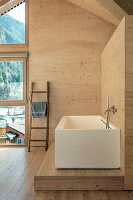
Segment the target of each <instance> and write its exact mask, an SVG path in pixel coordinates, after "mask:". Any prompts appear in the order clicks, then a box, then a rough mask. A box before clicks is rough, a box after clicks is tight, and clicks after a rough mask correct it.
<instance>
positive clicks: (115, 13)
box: [69, 0, 127, 25]
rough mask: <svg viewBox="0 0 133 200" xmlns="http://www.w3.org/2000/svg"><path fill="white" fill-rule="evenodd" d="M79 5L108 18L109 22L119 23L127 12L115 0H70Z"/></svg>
mask: <svg viewBox="0 0 133 200" xmlns="http://www.w3.org/2000/svg"><path fill="white" fill-rule="evenodd" d="M69 1H70V2H72V3H74V4H76V5H78V6H79V7H81V8H83V9H85V10H87V11H89V12H91V13H93V14H95V15H97V16H99V17H101V18H103V19H105V20H107V21H108V22H110V23H112V24H114V25H119V23H120V22H121V20H122V18H123V17H124V16H126V15H127V13H126V12H125V11H124V10H123V9H122V8H120V7H119V6H118V5H117V4H116V3H115V2H114V1H113V0H69Z"/></svg>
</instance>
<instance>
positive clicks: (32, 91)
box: [32, 91, 47, 93]
mask: <svg viewBox="0 0 133 200" xmlns="http://www.w3.org/2000/svg"><path fill="white" fill-rule="evenodd" d="M32 93H47V91H32Z"/></svg>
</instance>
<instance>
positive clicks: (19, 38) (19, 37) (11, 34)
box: [0, 3, 25, 44]
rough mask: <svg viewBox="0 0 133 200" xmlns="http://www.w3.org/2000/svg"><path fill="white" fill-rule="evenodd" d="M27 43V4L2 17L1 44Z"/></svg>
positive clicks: (0, 27)
mask: <svg viewBox="0 0 133 200" xmlns="http://www.w3.org/2000/svg"><path fill="white" fill-rule="evenodd" d="M24 43H25V3H22V4H20V5H19V6H17V7H16V8H13V9H12V10H10V11H8V12H7V14H3V15H2V16H0V44H24Z"/></svg>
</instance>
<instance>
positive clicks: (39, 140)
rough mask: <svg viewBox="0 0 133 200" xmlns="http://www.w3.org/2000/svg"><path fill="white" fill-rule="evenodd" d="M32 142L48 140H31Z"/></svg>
mask: <svg viewBox="0 0 133 200" xmlns="http://www.w3.org/2000/svg"><path fill="white" fill-rule="evenodd" d="M30 141H31V142H46V140H30Z"/></svg>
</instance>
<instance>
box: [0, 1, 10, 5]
mask: <svg viewBox="0 0 133 200" xmlns="http://www.w3.org/2000/svg"><path fill="white" fill-rule="evenodd" d="M8 1H9V0H0V6H2V5H4V4H5V3H7V2H8Z"/></svg>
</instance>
